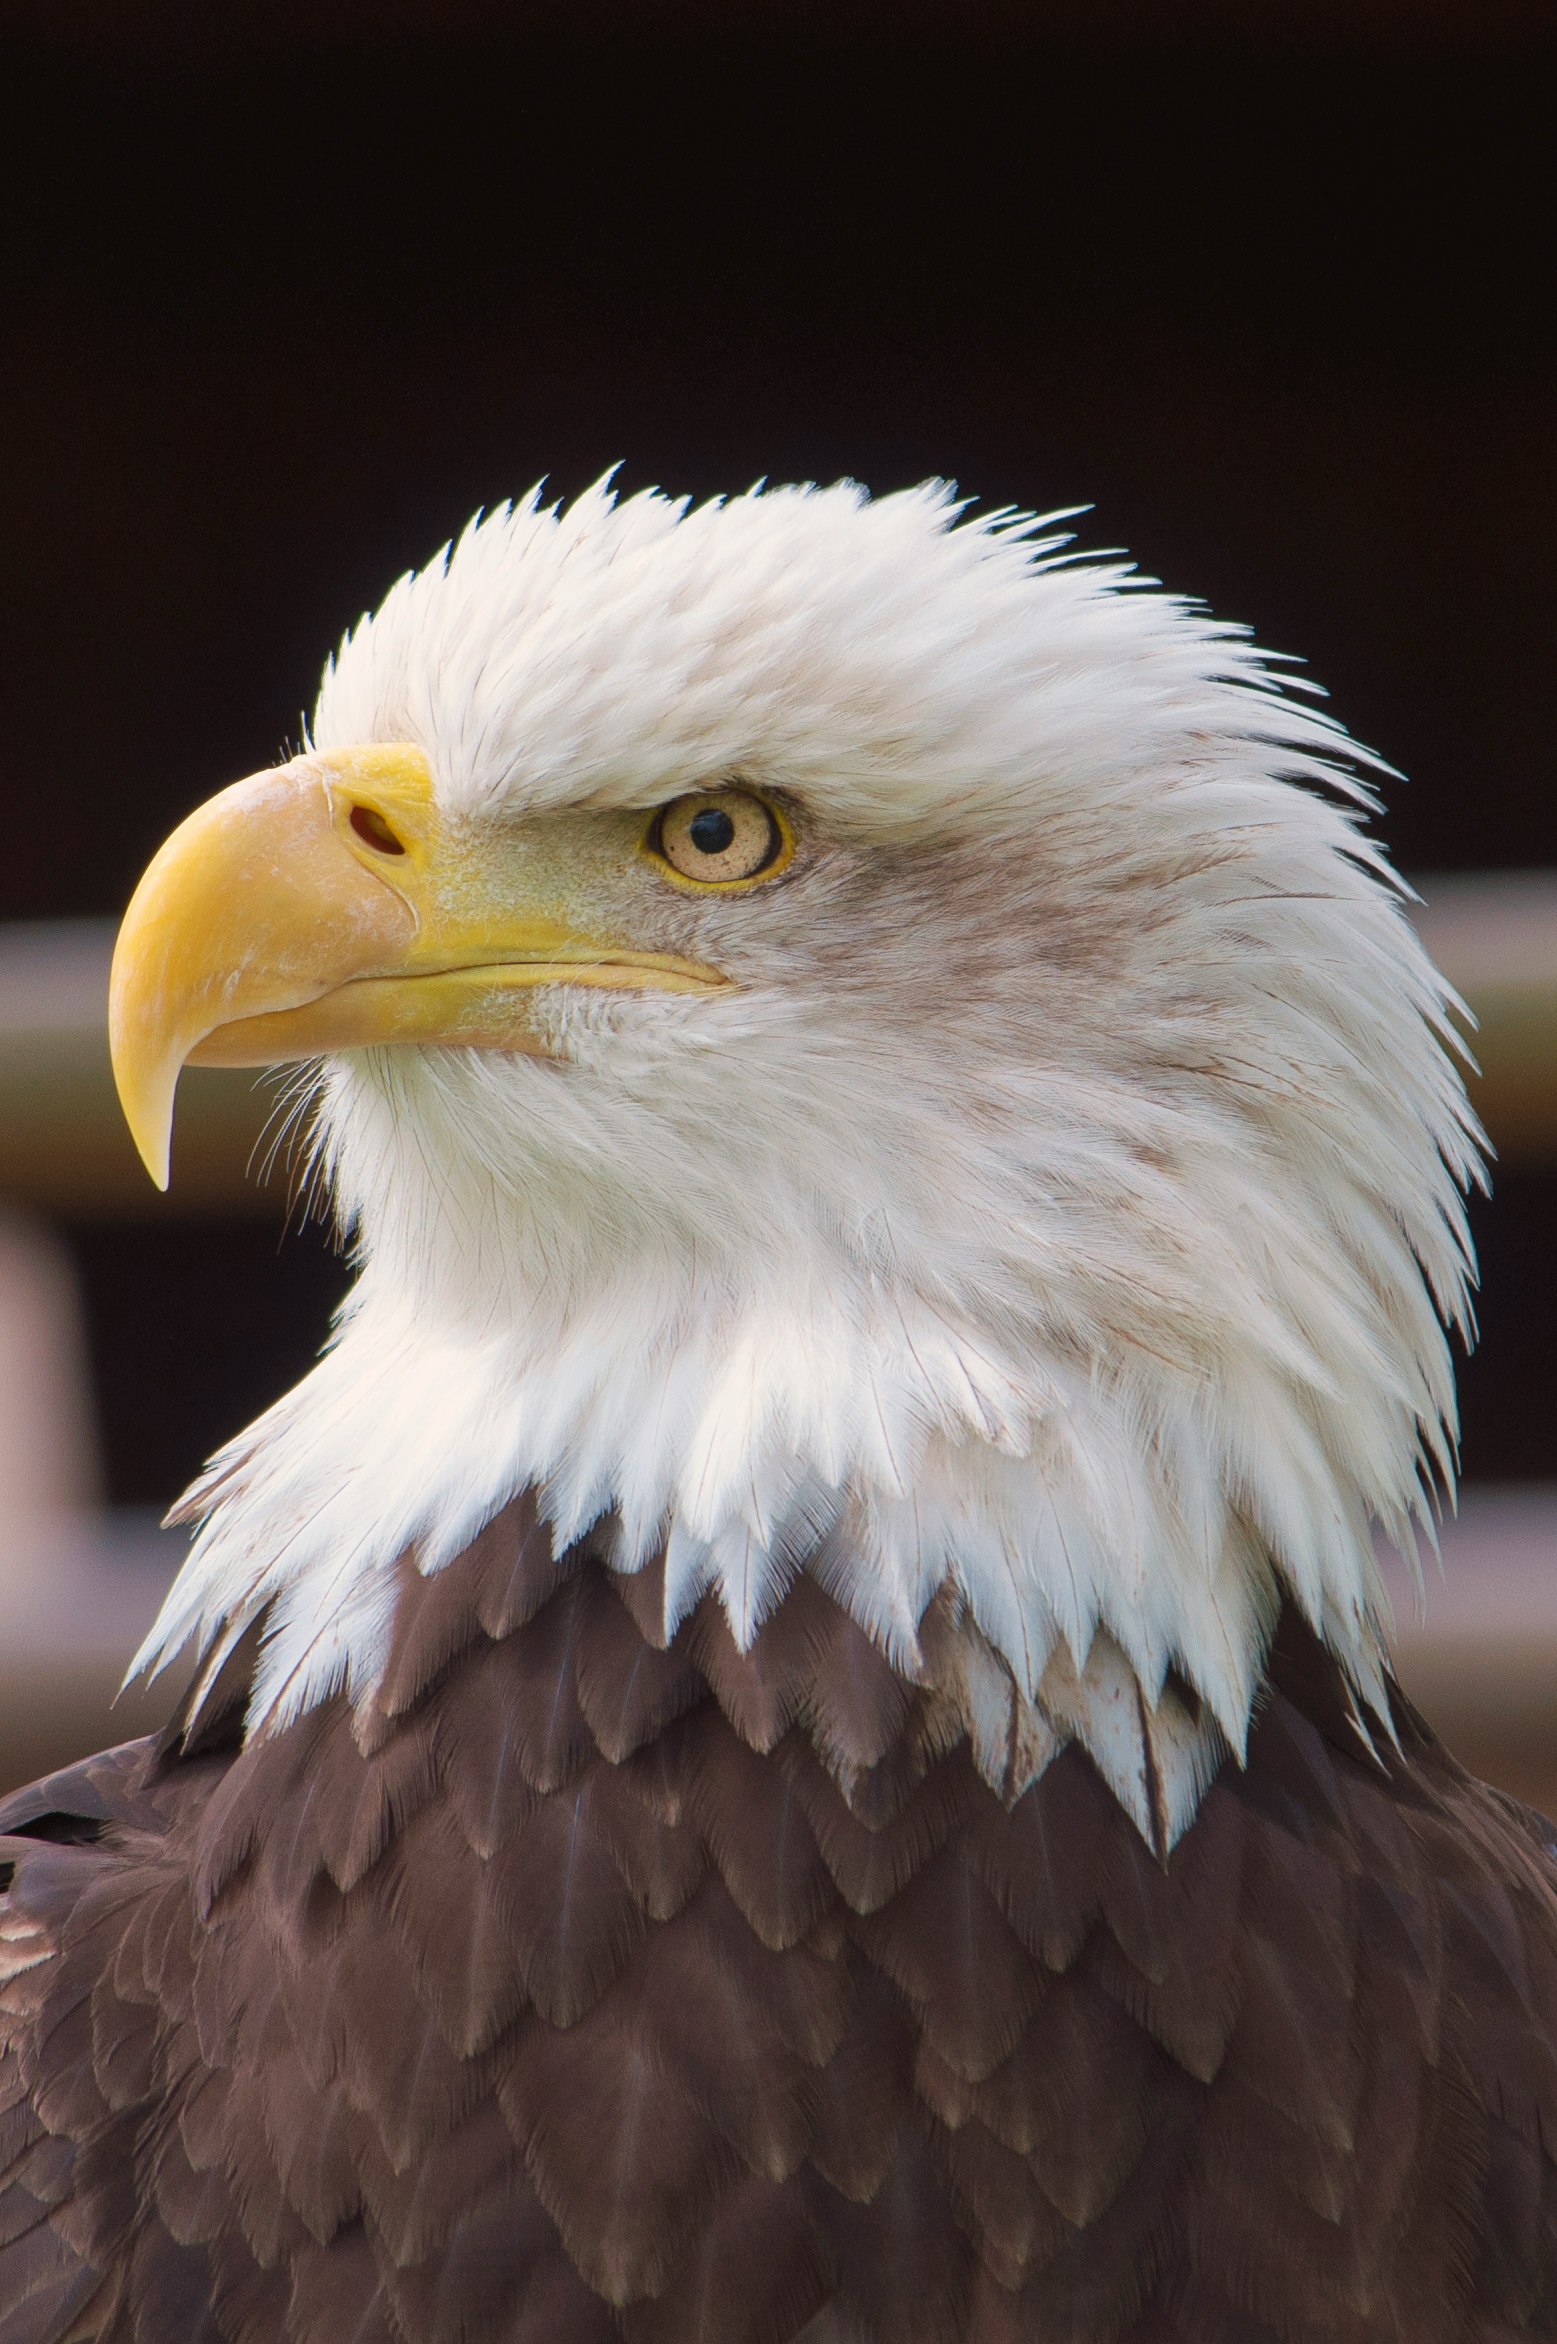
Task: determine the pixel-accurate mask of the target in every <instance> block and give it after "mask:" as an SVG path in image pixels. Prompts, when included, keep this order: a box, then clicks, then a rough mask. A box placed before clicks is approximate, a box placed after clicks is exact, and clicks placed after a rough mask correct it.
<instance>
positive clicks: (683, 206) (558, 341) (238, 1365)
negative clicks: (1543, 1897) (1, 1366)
mask: <svg viewBox="0 0 1557 2344" xmlns="http://www.w3.org/2000/svg"><path fill="white" fill-rule="evenodd" d="M62 14H63V12H61V11H59V10H58V9H57V8H54V7H44V6H39V7H37V8H34V9H28V8H25V7H20V8H19V7H12V8H10V9H8V10H5V9H0V31H3V35H4V42H3V46H4V75H3V84H0V122H3V141H0V171H3V174H4V185H5V202H4V207H3V224H0V317H3V322H4V334H3V356H0V444H3V446H4V450H5V461H4V464H3V466H0V548H3V554H0V598H3V618H0V643H3V646H4V659H5V669H4V672H5V711H4V723H3V728H0V789H3V806H4V816H5V838H4V851H3V853H0V917H3V918H6V919H13V920H29V921H30V920H38V919H44V918H51V919H52V918H57V917H59V916H61V915H88V914H109V913H113V912H116V911H117V910H119V909H120V908H121V907H122V905H123V903H124V902H125V900H126V898H127V896H128V894H129V891H130V889H131V887H132V886H133V884H134V881H135V878H136V876H137V875H138V873H139V871H140V869H141V867H142V865H143V864H144V862H145V860H146V858H147V857H148V856H149V854H150V853H151V851H152V850H153V848H154V847H155V846H156V845H157V843H158V842H159V840H160V839H161V838H162V836H163V835H164V834H165V832H166V830H167V829H168V828H169V826H170V825H171V824H172V823H173V822H174V821H175V820H176V819H177V818H178V817H179V816H180V815H181V814H182V813H183V812H185V811H186V810H187V809H188V808H189V807H190V806H191V805H192V804H194V803H195V802H196V801H197V800H198V799H200V798H201V797H203V796H205V795H207V794H208V793H209V792H210V791H211V789H212V788H214V787H215V786H217V785H218V784H220V783H223V782H225V781H227V780H229V779H232V778H235V777H236V776H238V775H240V774H242V773H245V772H248V771H249V770H251V769H252V768H254V767H256V766H258V765H261V764H264V763H266V762H268V761H269V760H270V759H271V758H272V757H274V756H275V755H276V754H277V752H278V751H279V750H282V749H284V747H285V746H286V745H287V744H288V743H291V742H295V741H296V739H297V737H298V732H299V725H300V721H301V716H300V712H301V711H302V710H303V709H305V708H306V707H307V706H308V704H309V703H310V701H311V698H312V693H313V689H314V685H315V681H316V677H317V673H318V670H319V667H320V664H321V661H322V658H323V656H324V654H325V652H326V651H327V649H328V648H329V646H330V644H331V642H332V641H333V640H334V639H335V638H336V637H337V636H338V635H339V634H340V632H341V630H342V629H343V627H345V626H346V625H348V624H349V623H350V622H351V621H352V620H353V619H354V618H355V617H356V615H357V614H358V613H359V612H360V611H361V610H362V609H363V608H364V607H365V606H366V605H368V604H371V603H372V602H373V601H374V600H375V599H376V598H377V597H378V596H379V595H380V594H381V593H382V591H383V589H384V588H385V586H386V585H387V584H388V583H389V581H390V580H391V579H392V578H393V577H394V576H395V574H396V573H397V572H398V571H400V570H401V569H403V568H405V567H406V566H408V565H409V564H411V563H414V562H416V561H419V560H421V559H423V558H424V557H425V556H427V555H428V554H430V553H431V552H432V551H433V550H434V549H435V548H436V547H437V546H438V545H439V544H440V542H441V541H442V540H443V539H444V538H445V537H446V536H447V535H448V534H449V532H450V531H451V530H453V529H455V528H457V527H458V526H459V525H460V524H461V523H462V522H463V521H464V519H465V518H466V517H467V516H468V515H469V514H470V513H471V512H472V511H473V510H474V509H475V508H476V507H477V506H480V505H483V504H490V503H492V502H494V501H497V500H499V499H501V498H503V497H505V496H507V495H509V494H512V493H515V492H518V491H522V490H524V489H526V488H527V487H528V486H529V485H530V483H531V482H532V481H534V480H535V479H536V478H537V477H539V476H540V475H543V474H544V475H546V476H547V478H548V479H549V480H550V482H551V483H552V485H553V486H554V488H555V489H557V490H558V491H563V492H566V491H569V490H572V489H576V488H578V487H580V486H582V485H583V484H585V483H587V482H588V481H590V480H591V479H593V478H594V477H595V476H596V475H597V474H599V473H600V472H602V471H603V470H604V469H605V468H606V467H607V466H608V465H611V464H613V463H615V462H617V461H618V460H620V461H621V462H622V463H623V467H624V468H623V472H622V476H621V477H622V479H623V481H624V483H625V484H626V485H628V486H635V485H640V484H642V483H645V482H650V481H654V482H659V483H662V484H663V485H664V486H666V487H667V488H669V489H672V490H675V491H678V492H682V491H684V492H688V493H691V494H693V495H696V496H702V495H707V494H708V493H710V492H712V491H716V490H720V489H732V488H741V487H743V486H745V485H746V484H747V483H749V482H750V481H752V480H753V479H754V478H756V477H758V476H759V475H769V476H772V477H775V478H791V477H796V476H800V477H806V478H813V479H820V480H828V479H832V478H834V477H836V476H838V475H839V474H852V475H854V476H856V477H857V478H859V479H861V480H863V481H865V482H866V483H868V484H869V485H870V486H871V487H873V488H877V489H886V488H891V487H894V486H897V485H899V484H902V483H905V482H911V481H915V480H918V479H920V478H922V477H923V476H925V475H926V474H932V473H934V474H947V475H950V476H952V477H953V478H955V479H956V480H957V481H959V482H960V483H961V484H962V486H963V487H964V488H965V489H966V490H967V491H968V492H969V493H970V494H972V495H974V496H976V497H978V498H979V499H980V500H982V501H984V502H987V503H993V504H1005V503H1008V502H1009V503H1018V504H1022V505H1037V506H1049V505H1056V504H1073V503H1077V502H1082V501H1086V502H1090V503H1091V504H1092V506H1093V507H1094V510H1093V512H1092V513H1091V514H1090V515H1089V516H1088V517H1087V518H1086V519H1085V520H1084V521H1083V522H1082V523H1081V527H1082V529H1083V531H1084V533H1085V535H1086V537H1087V538H1088V539H1089V540H1090V541H1093V542H1098V543H1102V544H1105V545H1125V546H1128V547H1129V548H1130V549H1131V550H1132V551H1133V552H1134V553H1135V554H1136V555H1137V557H1138V558H1139V560H1140V561H1141V563H1142V565H1143V567H1144V568H1145V569H1146V570H1148V571H1149V572H1151V573H1152V574H1154V575H1156V576H1158V577H1160V578H1162V579H1164V580H1166V581H1167V582H1168V583H1169V584H1170V585H1172V586H1174V587H1176V588H1180V589H1185V590H1188V591H1192V592H1195V593H1198V594H1202V595H1204V596H1205V597H1207V598H1208V599H1209V601H1210V602H1211V603H1212V604H1213V605H1214V606H1215V607H1216V609H1217V610H1218V611H1219V612H1221V613H1223V614H1225V615H1227V616H1231V617H1235V618H1239V619H1242V620H1246V621H1248V622H1249V623H1250V624H1251V625H1252V626H1253V628H1254V629H1255V631H1256V632H1257V634H1258V636H1259V637H1260V639H1261V640H1262V641H1263V642H1265V643H1267V644H1269V645H1272V646H1276V647H1279V648H1281V649H1283V650H1288V651H1294V652H1298V653H1301V654H1302V655H1303V656H1304V658H1305V659H1306V660H1307V661H1308V663H1309V665H1310V668H1311V671H1312V673H1313V674H1314V676H1316V677H1317V678H1318V679H1320V680H1321V681H1322V682H1323V683H1324V684H1325V685H1326V686H1327V687H1328V688H1329V690H1330V691H1331V693H1332V695H1333V698H1334V702H1335V705H1336V707H1337V709H1338V710H1339V712H1340V713H1341V714H1342V716H1343V717H1344V719H1345V721H1346V722H1347V723H1348V724H1349V725H1350V726H1351V728H1352V729H1353V730H1354V731H1355V732H1356V733H1357V734H1359V735H1360V736H1361V737H1362V738H1363V739H1364V740H1366V741H1368V742H1370V743H1372V744H1374V745H1375V746H1377V747H1378V748H1379V749H1381V750H1382V751H1383V752H1384V753H1385V754H1386V755H1387V756H1388V757H1389V758H1390V759H1391V760H1393V761H1394V763H1395V764H1397V765H1398V766H1399V767H1400V768H1401V770H1402V771H1403V772H1404V773H1407V774H1409V775H1410V777H1411V779H1410V783H1409V786H1407V785H1406V784H1405V783H1393V782H1392V783H1390V784H1389V785H1388V787H1387V789H1386V797H1387V800H1388V812H1387V825H1386V827H1387V834H1388V837H1389V840H1390V842H1391V844H1392V847H1393V849H1394V851H1395V854H1396V856H1397V859H1398V861H1399V862H1400V864H1401V866H1402V867H1403V868H1404V869H1405V870H1406V871H1407V872H1409V873H1412V874H1413V875H1415V874H1420V873H1452V872H1457V871H1465V870H1470V869H1476V870H1487V869H1501V870H1508V869H1523V868H1530V867H1546V866H1557V791H1554V789H1553V786H1552V769H1551V754H1550V740H1551V713H1550V702H1551V695H1552V680H1551V665H1552V662H1551V645H1552V642H1553V637H1554V621H1557V609H1554V595H1553V587H1552V554H1551V548H1552V546H1553V543H1554V541H1557V472H1554V466H1553V461H1552V448H1553V436H1554V434H1553V426H1554V416H1553V402H1552V396H1551V389H1552V362H1553V340H1554V334H1553V286H1554V284H1557V270H1554V265H1553V264H1554V259H1557V254H1554V249H1553V247H1554V241H1557V238H1554V212H1553V202H1552V195H1553V185H1552V181H1553V170H1552V155H1553V139H1552V128H1551V126H1552V122H1553V117H1554V105H1553V100H1554V96H1557V88H1554V78H1557V77H1554V74H1553V64H1554V42H1553V33H1552V16H1551V11H1550V9H1549V8H1547V7H1544V6H1543V7H1540V8H1536V7H1533V6H1532V7H1521V6H1517V5H1510V6H1503V7H1499V6H1498V5H1496V0H1481V4H1478V5H1473V6H1465V7H1459V6H1454V5H1448V4H1441V5H1436V6H1435V5H1432V4H1430V0H1419V4H1417V5H1406V4H1404V0H1396V4H1393V5H1392V4H1390V0H1356V4H1355V5H1353V6H1350V7H1344V8H1343V7H1340V6H1333V7H1331V6H1324V5H1319V6H1305V7H1303V8H1301V9H1300V8H1296V7H1294V8H1290V9H1287V8H1281V7H1271V8H1266V9H1262V10H1258V11H1251V10H1244V9H1239V8H1235V7H1233V6H1231V5H1228V6H1197V5H1196V4H1195V0H1179V5H1177V6H1175V7H1173V8H1171V9H1170V8H1167V7H1163V8H1161V9H1153V8H1151V7H1147V6H1141V7H1134V8H1130V7H1113V8H1110V7H1106V6H1100V7H1097V8H1091V9H1089V8H1088V7H1086V6H1082V5H1077V6H1066V7H1054V8H1050V9H1042V8H1036V7H1033V8H1027V9H1018V8H1016V7H1014V6H1013V7H1010V8H993V9H982V10H981V9H979V8H977V7H973V6H967V5H965V6H962V7H957V6H955V5H950V4H948V5H946V6H935V5H931V4H928V0H924V4H921V5H919V6H917V7H908V8H905V7H903V6H894V5H891V4H890V0H879V4H877V5H872V4H871V0H852V5H846V6H842V7H839V8H836V9H832V10H824V9H821V8H808V7H784V6H781V5H778V4H776V0H775V4H772V5H765V4H761V0H752V4H751V5H748V6H746V7H745V8H727V9H724V10H721V11H717V12H716V11H714V10H712V9H707V10H704V9H699V8H696V7H681V8H677V7H673V6H672V7H668V8H664V9H654V10H651V9H649V8H646V7H644V8H633V7H629V6H626V5H622V6H614V7H613V6H609V5H606V4H605V0H598V4H597V5H595V6H593V7H588V8H586V7H582V6H580V7H578V8H576V9H574V8H567V7H564V6H562V5H560V4H558V5H556V6H547V7H541V8H528V9H526V8H522V7H518V6H513V7H507V8H503V7H498V6H481V5H465V6H461V5H458V4H457V0H441V4H440V0H426V4H425V5H417V4H415V0H401V4H400V5H386V6H382V7H379V8H376V9H373V10H371V11H369V10H368V9H366V8H356V9H354V8H351V7H349V6H344V5H337V6H333V7H332V6H331V5H329V0H316V4H315V5H312V6H310V7H308V8H306V9H304V8H302V7H296V8H288V7H282V6H274V5H273V6H271V7H269V8H266V9H264V10H259V9H249V8H245V7H239V6H233V7H230V8H226V9H224V8H222V7H220V6H217V7H215V8H210V7H207V8H205V9H204V10H199V11H196V10H193V9H191V10H190V11H188V12H187V13H186V14H184V15H182V16H181V15H179V14H178V13H176V12H166V11H157V10H151V11H148V10H147V9H146V8H145V7H129V6H126V7H124V8H123V9H121V10H118V11H115V10H113V9H111V8H99V9H93V8H91V7H79V8H74V9H72V11H71V12H70V19H71V21H70V25H69V27H68V29H62V28H61V24H60V18H61V16H62ZM1255 17H1257V18H1258V25H1257V26H1253V25H1252V24H1251V21H1250V20H1251V19H1253V18H1255ZM1554 1207H1557V1174H1554V1171H1553V1169H1552V1168H1551V1167H1550V1166H1549V1165H1548V1164H1547V1163H1546V1162H1545V1161H1544V1160H1539V1159H1531V1160H1524V1161H1519V1162H1512V1163H1511V1164H1510V1165H1509V1168H1508V1170H1507V1172H1506V1175H1505V1176H1504V1177H1502V1178H1501V1179H1500V1181H1499V1187H1498V1194H1497V1197H1496V1200H1495V1202H1494V1203H1493V1204H1492V1205H1491V1206H1490V1207H1489V1208H1487V1209H1485V1210H1484V1211H1482V1212H1481V1214H1480V1216H1479V1233H1480V1239H1481V1244H1482V1249H1483V1256H1484V1263H1485V1285H1484V1298H1483V1328H1484V1347H1483V1350H1482V1352H1481V1354H1480V1355H1479V1356H1478V1358H1477V1360H1476V1361H1475V1362H1474V1363H1473V1364H1472V1366H1471V1367H1470V1369H1469V1370H1468V1372H1467V1375H1466V1378H1465V1386H1464V1396H1465V1418H1466V1434H1465V1455H1466V1464H1467V1468H1468V1470H1469V1472H1470V1473H1471V1474H1472V1475H1473V1476H1480V1477H1482V1478H1484V1479H1495V1480H1508V1479H1520V1478H1531V1477H1542V1476H1553V1475H1554V1474H1557V1449H1554V1442H1553V1438H1552V1433H1551V1417H1552V1404H1553V1398H1554V1395H1557V1337H1554V1334H1553V1328H1554V1325H1557V1247H1554V1245H1553V1210H1554ZM59 1225H60V1227H61V1228H62V1229H63V1232H64V1236H65V1239H66V1242H67V1244H68V1248H69V1252H70V1256H71V1258H72V1259H73V1260H74V1262H75V1264H76V1265H77V1268H78V1270H79V1273H80V1276H81V1279H82V1291H83V1294H84V1301H85V1315H86V1326H87V1333H88V1345H89V1355H90V1361H91V1372H92V1376H93V1381H94V1385H95V1390H96V1393H97V1401H98V1411H99V1418H100V1428H101V1441H102V1451H103V1461H104V1469H105V1478H106V1492H107V1495H108V1496H109V1497H110V1498H111V1499H112V1500H113V1501H115V1502H117V1503H121V1504H139V1503H146V1504H149V1503H153V1502H155V1503H159V1504H160V1503H164V1502H166V1501H167V1499H168V1498H169V1497H171V1495H172V1494H173V1493H174V1492H175V1490H176V1489H177V1488H178V1486H179V1485H180V1484H181V1483H182V1482H183V1481H184V1480H185V1479H187V1477H188V1476H189V1475H190V1474H191V1473H192V1472H193V1470H194V1469H195V1468H196V1467H197V1466H198V1464H199V1463H200V1461H201V1459H202V1457H203V1456H204V1454H205V1453H206V1451H207V1450H208V1449H209V1448H210V1446H211V1445H212V1444H213V1443H214V1442H215V1441H216V1440H218V1439H219V1438H221V1437H222V1436H223V1435H224V1434H226V1433H228V1432H230V1431H232V1430H233V1429H235V1428H236V1427H237V1426H238V1425H239V1424H241V1423H242V1422H243V1421H244V1419H245V1417H246V1416H247V1415H248V1414H250V1413H251V1412H253V1411H254V1410H255V1409H256V1408H257V1407H258V1406H259V1405H260V1404H262V1403H263V1401H265V1400H266V1399H267V1398H269V1397H271V1396H273V1395H274V1393H275V1392H276V1391H277V1390H279V1389H280V1388H281V1386H282V1385H283V1384H284V1383H285V1382H287V1381H289V1380H291V1379H292V1378H293V1377H295V1376H296V1375H297V1374H298V1373H299V1372H300V1371H301V1370H302V1369H303V1368H304V1367H305V1365H306V1364H307V1362H308V1360H309V1358H310V1357H311V1355H312V1353H313V1351H314V1349H315V1347H316V1345H317V1343H318V1341H319V1339H320V1337H321V1335H322V1334H323V1332H324V1329H325V1326H326V1324H327V1319H328V1313H329V1310H330V1307H331V1304H332V1302H333V1300H334V1299H335V1297H336V1296H337V1295H338V1293H339V1292H340V1290H341V1287H342V1285H343V1283H344V1277H345V1272H344V1269H343V1266H342V1264H341V1263H340V1262H339V1261H338V1260H337V1259H336V1258H335V1257H334V1256H333V1255H332V1254H331V1252H330V1250H329V1248H328V1245H327V1244H326V1242H325V1241H324V1239H323V1238H322V1237H321V1235H320V1234H319V1233H318V1232H317V1230H315V1231H308V1230H304V1231H301V1232H298V1231H296V1230H295V1229H294V1231H293V1232H292V1233H291V1234H290V1235H288V1236H286V1237H285V1239H283V1236H282V1224H281V1205H280V1202H279V1200H278V1201H277V1202H275V1203H274V1204H273V1205H272V1206H271V1207H270V1208H269V1209H264V1208H263V1207H262V1208H261V1209H258V1210H248V1211H245V1212H237V1211H235V1210H234V1209H233V1208H232V1207H231V1205H230V1204H229V1205H225V1206H223V1207H221V1208H220V1209H215V1208H213V1209H211V1210H209V1211H205V1212H203V1213H202V1212H199V1211H196V1212H191V1211H190V1210H189V1209H188V1208H187V1206H186V1207H185V1208H183V1209H180V1208H179V1207H178V1205H177V1204H176V1203H174V1204H171V1205H170V1204H169V1203H167V1202H165V1201H164V1200H159V1199H158V1198H156V1197H155V1196H154V1195H153V1193H152V1191H151V1190H150V1188H149V1186H148V1187H147V1188H146V1189H145V1191H144V1195H143V1196H142V1195H140V1193H139V1192H137V1196H136V1199H135V1201H133V1202H127V1201H125V1200H124V1199H119V1200H117V1201H115V1202H114V1203H113V1204H112V1205H111V1206H96V1205H94V1206H92V1207H90V1208H88V1207H84V1206H82V1205H81V1204H80V1203H79V1202H74V1203H73V1202H71V1200H70V1198H69V1197H68V1196H67V1197H66V1198H65V1200H64V1210H63V1212H62V1214H61V1215H60V1217H59Z"/></svg>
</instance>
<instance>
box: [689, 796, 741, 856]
mask: <svg viewBox="0 0 1557 2344" xmlns="http://www.w3.org/2000/svg"><path fill="white" fill-rule="evenodd" d="M687 836H688V838H690V839H691V841H692V844H693V845H694V846H695V847H696V848H697V851H698V853H699V854H700V855H722V854H723V853H724V851H725V848H726V847H727V846H728V845H729V844H730V841H731V840H732V839H733V838H734V836H735V824H734V823H733V822H732V821H731V819H730V817H729V815H728V814H726V813H725V812H724V811H723V810H722V808H720V807H718V806H705V807H704V808H703V811H702V812H701V814H694V815H693V817H692V819H691V821H690V822H689V823H688V824H687Z"/></svg>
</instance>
